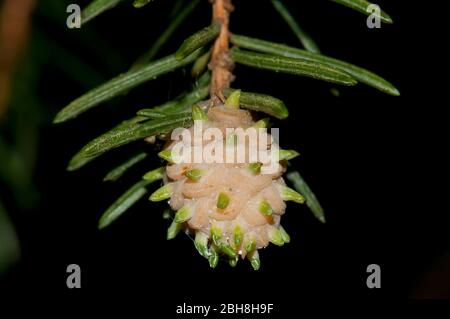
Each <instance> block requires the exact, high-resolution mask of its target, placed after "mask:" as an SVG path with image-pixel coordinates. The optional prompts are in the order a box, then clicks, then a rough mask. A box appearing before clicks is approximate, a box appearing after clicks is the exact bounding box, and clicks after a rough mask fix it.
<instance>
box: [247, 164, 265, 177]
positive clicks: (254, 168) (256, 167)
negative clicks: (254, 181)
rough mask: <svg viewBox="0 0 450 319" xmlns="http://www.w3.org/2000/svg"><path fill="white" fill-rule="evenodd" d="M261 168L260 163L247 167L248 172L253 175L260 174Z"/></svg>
mask: <svg viewBox="0 0 450 319" xmlns="http://www.w3.org/2000/svg"><path fill="white" fill-rule="evenodd" d="M261 166H262V163H259V162H258V163H250V164H249V165H248V170H249V171H250V173H252V174H253V175H257V174H259V173H261Z"/></svg>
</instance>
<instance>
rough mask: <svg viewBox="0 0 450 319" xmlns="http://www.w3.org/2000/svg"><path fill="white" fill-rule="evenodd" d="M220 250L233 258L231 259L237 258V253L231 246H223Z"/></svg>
mask: <svg viewBox="0 0 450 319" xmlns="http://www.w3.org/2000/svg"><path fill="white" fill-rule="evenodd" d="M219 248H220V250H221V251H222V252H223V253H224V254H225V255H227V256H228V257H231V258H235V257H236V252H235V251H234V250H233V248H231V247H230V246H229V245H225V244H221V245H220V247H219Z"/></svg>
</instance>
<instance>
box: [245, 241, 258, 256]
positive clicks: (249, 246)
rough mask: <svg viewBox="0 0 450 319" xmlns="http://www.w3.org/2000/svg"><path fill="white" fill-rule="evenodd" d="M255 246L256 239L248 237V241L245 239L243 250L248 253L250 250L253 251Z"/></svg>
mask: <svg viewBox="0 0 450 319" xmlns="http://www.w3.org/2000/svg"><path fill="white" fill-rule="evenodd" d="M255 248H256V241H255V240H254V239H250V240H249V241H247V243H246V244H245V250H246V251H247V252H248V253H250V252H252V251H254V250H255Z"/></svg>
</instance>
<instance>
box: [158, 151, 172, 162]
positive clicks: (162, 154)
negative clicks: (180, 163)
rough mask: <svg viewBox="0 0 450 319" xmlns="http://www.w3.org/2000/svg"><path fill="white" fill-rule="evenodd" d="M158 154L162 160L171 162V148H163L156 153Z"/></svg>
mask: <svg viewBox="0 0 450 319" xmlns="http://www.w3.org/2000/svg"><path fill="white" fill-rule="evenodd" d="M158 156H159V157H160V158H162V159H163V160H165V161H168V162H169V163H170V164H173V160H172V150H163V151H161V152H159V153H158Z"/></svg>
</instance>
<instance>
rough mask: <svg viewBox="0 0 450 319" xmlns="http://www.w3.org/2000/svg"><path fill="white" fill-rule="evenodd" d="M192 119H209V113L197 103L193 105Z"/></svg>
mask: <svg viewBox="0 0 450 319" xmlns="http://www.w3.org/2000/svg"><path fill="white" fill-rule="evenodd" d="M192 119H193V120H194V121H207V120H208V115H206V113H205V111H203V110H202V108H201V107H200V106H198V105H197V104H194V105H192Z"/></svg>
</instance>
